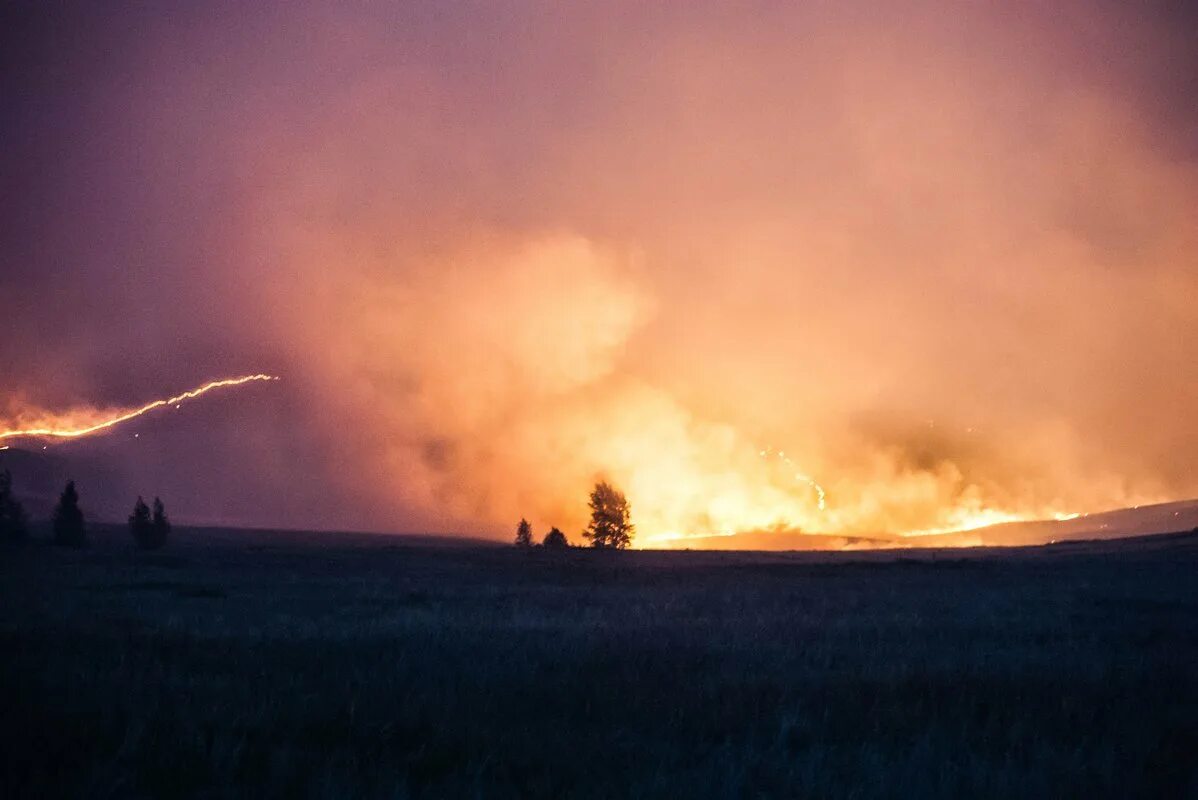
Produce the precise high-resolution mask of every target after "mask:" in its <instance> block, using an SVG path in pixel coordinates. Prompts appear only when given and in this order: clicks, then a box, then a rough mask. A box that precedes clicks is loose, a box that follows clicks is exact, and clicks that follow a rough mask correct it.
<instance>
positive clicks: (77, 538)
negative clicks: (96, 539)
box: [54, 481, 87, 547]
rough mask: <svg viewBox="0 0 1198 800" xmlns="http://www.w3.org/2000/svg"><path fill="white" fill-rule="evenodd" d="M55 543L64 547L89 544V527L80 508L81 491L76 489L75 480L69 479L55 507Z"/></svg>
mask: <svg viewBox="0 0 1198 800" xmlns="http://www.w3.org/2000/svg"><path fill="white" fill-rule="evenodd" d="M54 543H55V544H57V545H62V546H64V547H83V546H85V545H86V544H87V529H86V527H85V526H84V520H83V511H81V510H80V509H79V492H77V491H76V490H75V482H74V481H67V485H66V488H65V489H63V490H62V496H61V497H59V498H58V505H57V507H55V509H54Z"/></svg>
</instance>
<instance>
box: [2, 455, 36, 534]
mask: <svg viewBox="0 0 1198 800" xmlns="http://www.w3.org/2000/svg"><path fill="white" fill-rule="evenodd" d="M28 535H29V521H28V518H27V517H26V516H25V507H24V506H23V505H21V503H20V501H18V500H17V498H16V497H14V496H13V493H12V474H11V473H10V472H9V471H8V470H3V471H0V541H3V542H23V541H25V539H26V538H27V537H28Z"/></svg>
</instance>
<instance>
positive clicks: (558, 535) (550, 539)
mask: <svg viewBox="0 0 1198 800" xmlns="http://www.w3.org/2000/svg"><path fill="white" fill-rule="evenodd" d="M541 544H542V545H544V546H545V547H547V548H549V549H551V550H556V549H558V548H561V547H569V546H570V542H569V541H567V540H566V534H564V533H562V532H561V531H559V530H558V529H557V528H550V529H549V533H547V534H545V539H544V541H542V542H541Z"/></svg>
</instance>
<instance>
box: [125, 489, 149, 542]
mask: <svg viewBox="0 0 1198 800" xmlns="http://www.w3.org/2000/svg"><path fill="white" fill-rule="evenodd" d="M129 533H130V535H132V536H133V541H135V542H137V546H138V547H141V548H144V549H147V550H148V549H150V548H151V547H153V546H154V540H153V536H154V526H153V525H152V524H151V523H150V507H149V506H148V505H146V501H145V500H142V499H141V497H138V498H137V503H135V504H134V506H133V513H132V514H130V515H129Z"/></svg>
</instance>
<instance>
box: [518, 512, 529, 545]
mask: <svg viewBox="0 0 1198 800" xmlns="http://www.w3.org/2000/svg"><path fill="white" fill-rule="evenodd" d="M516 547H532V526H531V525H529V524H528V520H526V519H524V518H523V517H521V518H520V524H519V525H517V526H516Z"/></svg>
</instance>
